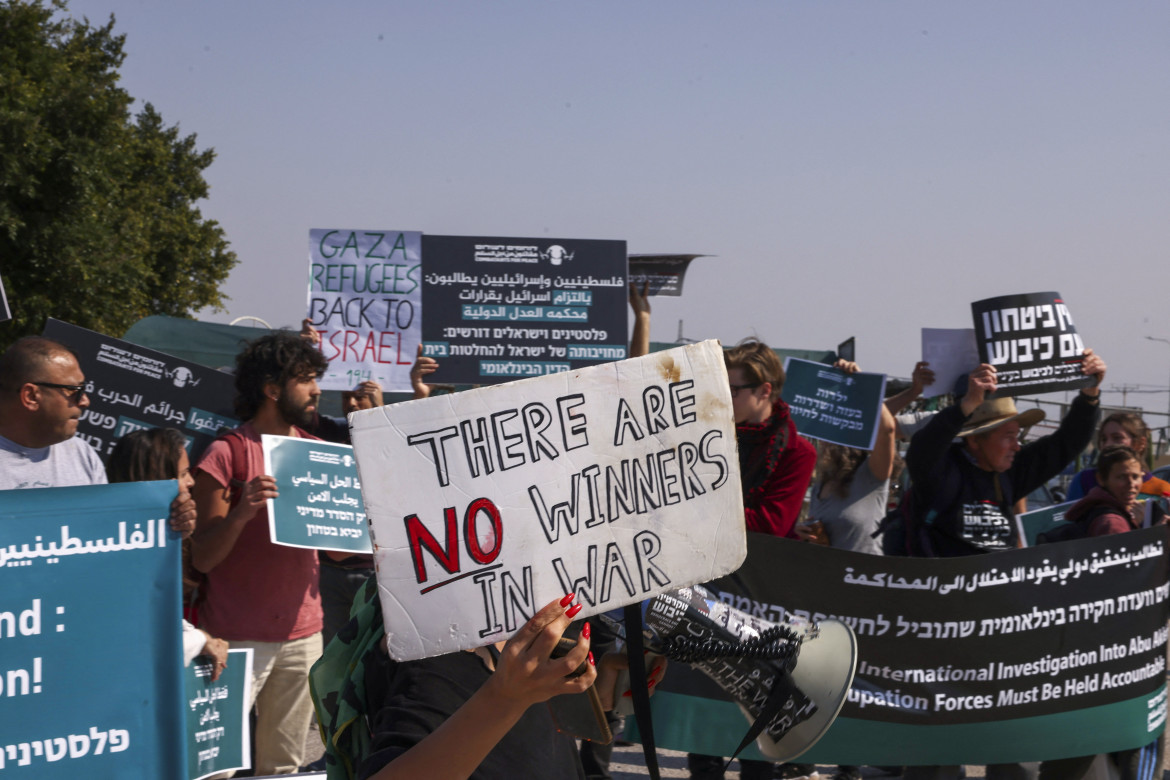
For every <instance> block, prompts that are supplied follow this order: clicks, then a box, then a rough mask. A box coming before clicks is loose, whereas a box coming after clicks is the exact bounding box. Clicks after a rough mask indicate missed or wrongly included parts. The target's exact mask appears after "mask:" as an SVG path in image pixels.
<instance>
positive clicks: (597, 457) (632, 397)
mask: <svg viewBox="0 0 1170 780" xmlns="http://www.w3.org/2000/svg"><path fill="white" fill-rule="evenodd" d="M350 427H351V431H352V434H353V442H354V451H355V453H356V455H357V459H358V473H359V474H360V475H361V478H362V495H363V497H364V498H365V504H366V510H367V511H368V512H369V515H370V533H371V536H372V538H373V542H374V562H375V565H376V566H377V570H378V588H379V592H380V595H381V600H382V610H383V614H384V618H385V624H386V628H387V636H388V638H389V640H388V641H389V646H390V654H391V655H392V656H393V657H394V658H396V659H399V660H406V659H413V658H424V657H428V656H432V655H438V654H441V653H449V652H452V651H455V650H462V649H467V648H471V647H476V646H480V645H484V644H488V643H490V642H494V641H496V640H499V639H505V638H507V637H509V636H511V635H512V634H513V633H515V631H516V630H517V629H518V628H519V627H520V626H521V625H523V624H524V622H525V621H526V620H527V619H528V618H529V617H531V616H532V615H533V614H535V612H536V611H537V610H538V609H539V608H541V607H543V606H544V605H545V604H547V603H548V602H549V601H551V600H553V599H554V598H559V597H561V596H563V595H564V594H566V593H570V592H572V593H575V594H576V597H577V599H578V603H580V604H581V605H582V606H583V607H584V609H583V611H582V612H581V614H580V617H581V618H585V617H588V616H590V615H593V614H597V613H599V612H604V611H606V610H610V609H614V608H616V607H620V606H623V605H625V604H630V603H634V602H638V601H641V600H642V599H645V598H648V597H650V596H652V595H655V594H657V593H660V592H662V591H663V590H666V589H670V588H677V587H681V586H684V585H690V584H694V583H697V582H701V581H704V580H708V579H710V578H712V577H715V576H719V574H720V573H726V572H730V571H734V570H735V568H736V567H737V566H739V563H740V561H741V560H742V559H743V554H744V547H743V545H744V533H745V531H744V515H743V501H742V497H741V492H740V485H739V469H738V465H739V460H738V457H737V455H736V448H735V426H734V423H733V417H732V413H731V394H730V390H729V388H728V384H727V372H726V370H725V369H724V367H723V352H722V350H721V349H720V347H719V344H718V342H716V341H707V342H703V343H701V344H694V345H690V346H687V347H682V348H678V349H672V350H668V351H665V352H658V353H655V354H653V355H648V356H646V357H643V358H637V359H634V360H626V361H622V362H619V363H614V364H608V365H603V366H594V367H591V368H585V369H581V370H577V371H571V372H568V373H564V374H559V375H555V376H549V377H541V378H539V379H531V380H526V381H522V382H514V383H511V384H508V385H502V386H495V387H489V388H481V389H478V390H473V391H470V392H466V393H459V394H456V395H444V396H439V397H437V398H429V399H425V400H422V401H409V402H406V403H400V404H394V405H391V406H383V407H380V408H377V409H370V410H366V411H363V412H356V413H354V414H352V415H350Z"/></svg>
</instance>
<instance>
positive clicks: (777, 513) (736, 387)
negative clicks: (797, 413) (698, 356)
mask: <svg viewBox="0 0 1170 780" xmlns="http://www.w3.org/2000/svg"><path fill="white" fill-rule="evenodd" d="M723 359H724V363H725V364H726V366H727V379H728V381H729V382H730V383H731V409H732V412H733V413H734V414H735V437H736V440H737V441H738V443H739V473H740V479H741V480H742V483H743V506H744V513H745V515H746V520H747V529H748V530H749V531H757V532H759V533H764V534H771V535H772V536H785V537H788V538H789V539H796V538H798V537H797V536H796V535H795V534H794V533H793V528H794V526H795V525H796V519H797V518H798V517H799V516H800V508H801V506H802V505H803V504H804V494H805V491H807V490H808V483H809V481H810V480H811V479H812V473H813V467H814V466H815V465H816V462H817V452H816V450H814V449H813V446H812V445H811V444H809V443H808V441H807V440H805V439H804V438H802V437H801V436H800V434H798V433H797V432H796V425H795V424H794V423H793V422H792V419H791V417H790V416H789V414H788V404H786V403H784V401H782V400H780V389H781V388H782V387H783V386H784V367H783V366H782V365H780V358H779V357H777V356H776V353H775V352H773V351H772V349H771V348H770V347H769V346H768V345H767V344H764V343H763V342H761V341H757V340H756V339H745V340H744V341H741V342H740V343H739V344H737V345H735V346H734V347H732V348H731V349H729V350H726V351H725V352H724V353H723ZM739 765H740V774H739V776H740V778H742V780H771V778H772V777H774V776H775V765H774V764H773V763H772V762H770V761H750V760H744V759H740V762H739ZM687 769H688V770H689V772H690V776H691V780H721V778H722V777H723V769H724V760H723V759H722V758H720V757H718V756H706V755H700V754H698V753H689V754H688V755H687ZM811 769H812V768H811V767H804V766H801V765H797V764H791V765H788V766H786V767H785V768H784V770H782V771H784V772H785V775H784V776H785V777H796V776H806V773H807V772H809V771H810V770H811ZM792 770H795V772H799V775H797V774H794V773H792Z"/></svg>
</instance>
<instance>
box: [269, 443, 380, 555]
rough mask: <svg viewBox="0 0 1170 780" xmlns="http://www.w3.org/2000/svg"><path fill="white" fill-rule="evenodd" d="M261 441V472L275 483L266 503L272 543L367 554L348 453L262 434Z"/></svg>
mask: <svg viewBox="0 0 1170 780" xmlns="http://www.w3.org/2000/svg"><path fill="white" fill-rule="evenodd" d="M261 440H262V442H263V445H264V472H265V473H266V474H270V475H271V476H273V477H275V478H276V489H277V491H278V492H279V493H280V495H279V497H277V498H273V499H269V500H268V524H269V529H270V531H271V534H272V541H273V542H274V543H275V544H284V545H288V546H289V547H311V548H313V549H316V550H337V551H340V552H354V553H368V552H371V551H372V550H373V548H372V547H371V546H370V531H369V527H368V525H367V524H366V510H365V504H363V503H362V490H361V488H362V485H361V482H360V481H359V480H358V474H357V461H355V460H354V457H353V447H350V446H348V445H345V444H330V443H329V442H324V441H317V440H316V439H298V438H294V437H290V436H269V435H267V434H265V435H264V436H262V437H261Z"/></svg>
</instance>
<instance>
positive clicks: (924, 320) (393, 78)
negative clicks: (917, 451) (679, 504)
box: [70, 0, 1170, 425]
mask: <svg viewBox="0 0 1170 780" xmlns="http://www.w3.org/2000/svg"><path fill="white" fill-rule="evenodd" d="M70 9H71V12H72V13H74V14H75V15H86V16H88V17H89V18H90V19H91V20H92V21H95V22H96V21H104V20H105V19H106V18H108V16H109V14H110V13H114V14H115V15H116V17H117V29H118V30H119V31H121V32H123V33H125V34H126V36H127V42H126V51H127V54H128V56H127V60H126V64H125V66H124V68H123V85H124V86H125V87H126V89H128V90H129V91H130V93H131V94H132V95H134V96H135V97H137V98H139V99H143V100H149V101H151V102H153V103H154V104H155V106H156V107H157V108H158V109H159V110H160V112H161V113H162V115H163V117H164V119H165V120H166V121H167V122H169V123H178V124H179V125H180V127H181V129H182V131H183V132H184V133H191V132H193V133H196V134H197V135H198V140H199V145H200V147H207V146H211V147H214V148H215V150H216V152H217V154H218V158H217V160H216V162H215V163H214V164H213V165H212V167H211V168H210V169H209V171H208V174H207V175H208V179H209V181H210V183H211V186H212V190H211V197H210V199H209V200H208V201H207V202H205V203H204V204H203V209H204V212H205V213H206V214H207V215H208V216H210V217H212V218H214V219H217V220H219V221H220V223H221V224H222V225H223V227H224V228H225V230H226V231H227V235H228V238H229V239H230V241H231V243H232V246H233V248H234V249H235V251H236V252H237V254H238V255H239V258H240V261H241V262H240V265H239V266H238V267H237V268H236V270H235V272H234V273H233V274H232V277H231V279H230V281H229V282H228V284H227V288H226V290H227V293H228V294H229V295H230V296H231V301H230V302H229V312H227V313H220V314H211V313H204V314H203V315H202V316H203V318H205V319H213V320H219V321H226V320H229V319H231V318H233V317H236V316H241V315H256V316H259V317H263V318H264V319H265V320H267V321H269V322H270V323H272V324H273V325H282V324H283V325H294V324H296V323H298V322H299V320H300V318H301V317H302V316H303V312H304V309H305V297H306V295H305V288H306V275H307V271H306V267H307V250H306V245H307V234H308V231H309V229H310V228H313V227H354V228H394V229H406V230H421V231H424V232H429V233H445V234H462V235H515V236H524V235H531V236H546V235H547V236H550V237H576V238H612V239H624V240H626V241H627V242H628V243H629V251H630V252H632V253H637V252H701V253H708V254H712V255H716V257H712V258H704V259H700V260H696V261H695V263H694V264H692V271H691V273H690V275H689V276H688V277H687V280H686V289H685V294H684V296H683V297H682V298H681V299H677V300H664V299H655V300H654V301H653V303H654V328H653V337H654V339H655V340H661V341H670V340H673V339H674V337H675V335H676V333H677V330H678V321H679V320H680V319H683V320H685V328H684V330H685V335H686V336H687V337H689V338H694V339H701V338H709V337H717V338H720V339H722V340H723V341H724V342H734V341H737V340H738V339H740V338H741V337H743V336H746V335H751V334H754V335H758V336H759V337H761V338H763V339H764V340H766V341H768V342H769V343H772V344H773V345H776V346H790V347H809V348H833V347H834V346H835V345H836V344H837V343H838V342H839V341H841V340H842V339H844V338H845V337H848V336H851V335H855V336H856V337H857V349H858V358H859V362H861V364H862V367H863V368H864V369H866V370H873V371H883V372H887V373H890V374H893V375H901V376H907V375H908V374H909V372H910V369H911V368H912V366H913V363H914V361H915V359H916V358H917V356H918V353H919V328H921V327H923V326H928V327H966V326H969V324H970V314H969V307H968V304H969V303H970V302H971V301H973V300H977V299H980V298H986V297H991V296H994V295H1002V294H1008V293H1016V292H1031V291H1040V290H1057V291H1059V292H1061V293H1062V294H1063V296H1064V298H1065V300H1066V301H1067V302H1068V304H1069V306H1070V308H1071V310H1072V313H1073V315H1074V317H1075V319H1076V324H1077V327H1078V329H1079V330H1080V332H1081V333H1082V335H1083V336H1084V340H1085V343H1086V344H1087V345H1089V346H1092V347H1094V348H1095V349H1096V350H1097V351H1098V352H1100V353H1101V354H1102V355H1103V356H1104V357H1105V359H1106V361H1107V362H1108V363H1109V366H1110V371H1109V375H1108V377H1107V379H1106V385H1107V386H1115V387H1116V386H1121V385H1130V386H1134V385H1141V387H1142V389H1145V390H1154V389H1159V390H1161V392H1160V394H1159V393H1144V394H1134V393H1131V394H1130V395H1129V401H1130V403H1131V404H1134V403H1135V402H1136V403H1137V404H1140V405H1144V406H1146V408H1148V409H1150V410H1151V411H1162V412H1164V411H1165V410H1166V408H1167V402H1168V395H1167V392H1166V388H1167V385H1168V382H1170V344H1166V343H1155V342H1150V341H1146V340H1145V339H1144V337H1145V336H1147V335H1150V336H1156V337H1159V338H1166V339H1170V284H1168V282H1170V271H1168V269H1167V265H1168V263H1167V247H1168V246H1170V241H1168V240H1167V239H1168V237H1170V219H1168V218H1170V192H1168V190H1170V89H1168V87H1170V47H1168V46H1167V45H1166V41H1167V40H1170V4H1167V3H1136V2H1111V3H1102V2H1081V1H1079V0H1073V1H1072V2H1070V1H1068V0H1059V1H1057V0H1039V1H1037V0H1029V2H1026V3H1021V2H1018V0H1012V1H1010V2H1008V1H1005V0H991V1H988V2H979V3H947V2H938V0H929V1H928V2H901V1H897V0H888V1H887V2H873V0H865V1H858V2H830V1H828V0H822V1H821V2H812V0H769V2H756V3H747V2H744V3H734V4H726V3H720V4H715V3H709V2H691V1H690V0H681V1H676V2H670V3H665V2H657V3H655V2H648V3H618V2H590V3H546V2H524V3H520V2H511V3H509V2H495V3H485V2H453V3H434V2H411V1H410V0H402V1H401V2H394V3H385V2H350V3H336V4H325V3H320V2H264V1H260V0H257V1H256V2H222V1H220V0H213V1H211V2H199V3H194V2H184V3H157V2H145V0H137V1H135V0H73V2H71V3H70ZM1107 400H1108V401H1110V402H1120V400H1121V396H1120V393H1118V394H1110V395H1109V396H1107ZM1164 420H1165V417H1157V416H1153V415H1151V416H1150V418H1149V421H1150V422H1152V423H1154V424H1155V425H1158V424H1162V422H1163V421H1164Z"/></svg>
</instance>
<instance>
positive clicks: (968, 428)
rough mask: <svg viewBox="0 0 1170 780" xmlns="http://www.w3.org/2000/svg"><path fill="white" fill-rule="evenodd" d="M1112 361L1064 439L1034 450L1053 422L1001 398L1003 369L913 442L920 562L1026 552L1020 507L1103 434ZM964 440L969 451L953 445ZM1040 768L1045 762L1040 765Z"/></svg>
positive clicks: (1015, 777)
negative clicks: (1038, 429)
mask: <svg viewBox="0 0 1170 780" xmlns="http://www.w3.org/2000/svg"><path fill="white" fill-rule="evenodd" d="M1105 368H1106V367H1105V361H1104V360H1102V359H1101V358H1100V356H1098V355H1096V354H1094V353H1093V351H1092V350H1091V349H1086V350H1085V357H1084V362H1083V363H1082V366H1081V370H1082V371H1083V372H1084V373H1085V374H1086V375H1087V376H1091V377H1093V380H1094V381H1093V384H1092V385H1091V386H1089V387H1085V388H1082V389H1081V391H1080V392H1079V393H1078V394H1077V397H1076V399H1074V401H1073V402H1072V404H1071V406H1070V408H1069V411H1068V414H1066V415H1065V417H1064V419H1063V420H1061V422H1060V427H1059V428H1058V429H1057V430H1056V432H1055V433H1052V434H1049V435H1048V436H1044V437H1042V438H1040V439H1037V440H1035V441H1032V442H1029V443H1028V444H1027V445H1024V446H1022V445H1021V444H1020V438H1021V430H1022V428H1024V427H1027V426H1032V425H1035V424H1036V423H1038V422H1040V421H1041V420H1043V419H1044V412H1043V410H1040V409H1028V410H1027V411H1024V412H1019V411H1017V410H1016V405H1015V402H1014V401H1013V400H1012V398H1011V397H1010V396H1003V397H998V398H997V397H993V396H994V394H995V391H996V370H995V366H993V365H991V364H989V363H983V364H981V365H980V366H979V367H978V368H977V369H975V370H974V371H972V372H971V374H970V375H969V376H968V377H967V386H966V390H965V392H964V394H963V396H962V399H961V400H960V401H959V403H957V404H954V405H952V406H949V407H947V408H946V409H943V410H942V411H940V412H939V413H938V414H936V415H935V416H934V417H933V418H931V420H930V422H929V423H927V424H926V426H925V427H924V428H922V430H920V431H918V433H916V434H914V436H913V438H911V440H910V449H909V450H908V451H907V453H906V465H907V467H908V468H909V470H910V476H911V480H912V483H911V487H910V490H911V491H912V493H913V504H912V506H913V516H912V518H911V520H912V522H911V526H910V528H909V529H908V536H910V537H911V539H910V542H911V548H912V549H913V550H914V552H915V553H916V554H918V555H921V556H924V557H930V558H936V557H942V558H945V557H952V556H962V555H978V554H980V553H988V552H997V551H1001V550H1010V549H1014V548H1017V547H1021V546H1023V544H1024V542H1023V539H1021V537H1020V532H1019V524H1018V523H1017V522H1016V517H1015V511H1014V509H1013V506H1014V504H1015V500H1016V497H1020V496H1026V495H1028V493H1030V492H1031V491H1033V490H1035V489H1036V488H1037V487H1039V486H1040V485H1043V484H1044V483H1045V482H1047V481H1048V480H1050V479H1052V478H1053V477H1055V476H1056V475H1057V474H1059V473H1060V472H1061V470H1062V469H1064V467H1065V466H1067V465H1068V464H1069V463H1071V462H1072V460H1073V458H1075V457H1076V456H1077V453H1079V452H1080V451H1081V450H1083V449H1084V448H1085V447H1086V446H1088V444H1089V440H1090V439H1091V438H1092V435H1093V429H1094V428H1095V427H1096V422H1097V417H1098V405H1099V403H1100V397H1099V396H1100V386H1101V382H1102V381H1103V380H1104V378H1105ZM955 438H960V439H962V443H960V444H954V443H952V442H953V441H954V440H955ZM1037 758H1040V757H1039V756H1038V757H1037ZM960 771H961V767H958V766H908V767H906V769H905V771H904V772H903V775H902V777H903V778H904V780H950V779H951V778H958V777H960V776H961V775H960V774H959V773H960ZM986 776H987V777H988V778H994V779H995V780H1021V779H1022V778H1026V777H1028V776H1029V775H1028V772H1027V770H1025V769H1024V767H1023V766H1021V765H1020V764H995V765H990V766H988V767H987V773H986Z"/></svg>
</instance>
